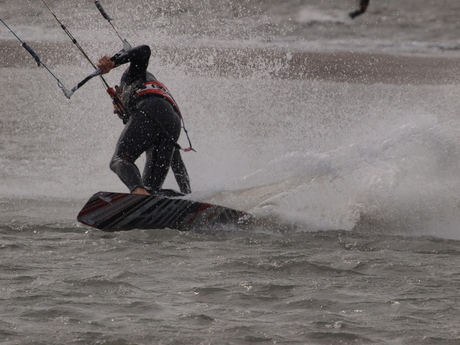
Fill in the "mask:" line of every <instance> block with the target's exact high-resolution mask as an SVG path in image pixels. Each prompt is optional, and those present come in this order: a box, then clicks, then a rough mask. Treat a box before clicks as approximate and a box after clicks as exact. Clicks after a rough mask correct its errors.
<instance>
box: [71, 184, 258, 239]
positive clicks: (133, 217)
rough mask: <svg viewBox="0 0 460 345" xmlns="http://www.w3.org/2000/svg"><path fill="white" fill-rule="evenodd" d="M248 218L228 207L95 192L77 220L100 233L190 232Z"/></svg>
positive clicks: (146, 196) (243, 221) (154, 196)
mask: <svg viewBox="0 0 460 345" xmlns="http://www.w3.org/2000/svg"><path fill="white" fill-rule="evenodd" d="M251 219H252V216H251V215H250V214H249V213H246V212H243V211H237V210H234V209H231V208H228V207H224V206H219V205H214V204H208V203H202V202H197V201H193V200H187V199H181V198H177V197H176V198H173V197H166V196H157V195H138V194H127V193H112V192H98V193H96V194H94V195H93V196H92V197H91V198H90V199H89V200H88V202H87V203H86V205H85V206H84V207H83V208H82V209H81V211H80V213H79V214H78V216H77V220H78V221H79V222H80V223H83V224H85V225H88V226H91V227H94V228H97V229H100V230H103V231H109V232H113V231H119V230H132V229H164V228H170V229H177V230H183V231H187V230H193V229H199V228H204V227H209V226H218V225H241V224H247V223H249V222H250V221H251Z"/></svg>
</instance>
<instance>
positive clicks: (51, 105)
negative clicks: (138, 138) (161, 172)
mask: <svg viewBox="0 0 460 345" xmlns="http://www.w3.org/2000/svg"><path fill="white" fill-rule="evenodd" d="M47 3H48V4H49V5H50V6H51V7H52V8H53V9H54V10H55V12H56V14H57V15H58V16H59V18H60V19H61V20H62V21H63V22H64V23H65V24H66V26H67V27H68V28H69V30H70V31H71V32H72V33H73V35H74V36H75V37H76V38H77V39H78V40H79V41H80V43H81V44H82V46H83V47H84V49H85V50H87V51H88V53H89V54H90V56H91V57H92V58H93V59H94V60H96V59H97V57H99V56H100V55H103V54H107V53H113V52H115V51H117V50H118V49H120V42H119V40H118V38H117V37H116V36H115V35H114V33H113V31H111V29H110V27H109V25H108V23H107V22H105V21H104V20H103V18H102V17H101V16H100V14H99V13H98V12H97V10H96V9H95V6H94V4H93V3H92V1H89V0H88V1H80V2H78V3H76V2H74V1H70V0H61V1H57V0H56V1H53V0H48V1H47ZM102 3H103V5H104V7H105V8H106V10H107V11H108V12H109V13H110V14H111V15H112V17H114V18H115V20H114V24H115V25H116V26H117V28H118V29H119V31H120V32H121V33H122V35H125V37H126V38H127V39H128V41H130V42H131V43H132V44H141V43H147V44H150V45H151V46H152V47H154V48H156V50H155V51H156V54H154V56H153V57H152V60H151V70H152V72H153V73H154V74H156V75H157V77H158V78H159V79H160V80H162V81H163V82H165V83H166V84H167V85H168V87H169V88H170V89H171V90H172V92H173V93H174V95H175V98H176V99H177V101H178V102H179V104H180V105H181V108H182V109H183V112H184V114H185V120H186V124H187V128H188V130H189V133H190V135H191V138H192V141H193V144H194V147H195V148H196V149H197V153H187V154H185V155H184V158H185V161H186V164H187V167H188V169H189V172H190V174H191V178H192V188H193V189H194V193H193V194H192V196H191V198H194V199H196V200H204V201H209V202H214V203H219V204H223V205H226V206H230V207H234V208H239V209H243V210H246V211H249V212H251V213H253V214H255V215H256V216H257V217H259V219H260V223H259V224H258V225H257V226H256V227H252V228H239V229H235V228H232V229H229V228H227V229H225V228H224V229H222V228H219V229H214V230H212V231H209V230H207V231H197V232H192V233H181V232H178V231H174V230H154V229H153V230H149V231H146V230H144V231H129V232H119V233H114V234H107V233H103V232H100V231H95V230H91V229H88V228H86V227H84V226H83V225H81V224H78V223H77V221H76V214H77V213H78V211H79V209H80V208H81V207H82V206H83V204H84V203H85V201H86V199H88V198H89V197H90V196H91V195H92V194H93V193H94V192H97V191H99V190H110V191H125V187H124V186H123V185H122V184H121V182H120V181H118V179H117V178H116V176H115V175H114V174H113V173H112V172H110V170H109V168H108V162H109V160H110V157H111V155H112V152H113V149H114V145H115V142H116V140H117V137H118V134H119V133H120V132H121V130H122V124H121V122H120V121H119V120H118V119H117V118H116V117H115V116H114V115H113V114H111V105H110V101H109V99H108V97H107V96H106V95H105V91H104V90H103V88H102V87H101V86H100V84H101V83H100V82H99V81H98V80H93V81H91V82H90V83H88V84H87V85H85V86H84V87H83V88H82V89H81V90H78V91H77V93H75V95H74V96H73V97H72V99H71V100H67V99H66V98H65V97H64V96H63V95H62V93H61V91H60V90H59V88H58V87H57V86H56V82H55V81H54V80H53V79H52V77H51V76H50V75H49V74H48V73H47V72H46V71H45V70H43V69H42V68H40V69H39V68H37V67H36V65H34V61H33V60H32V59H31V57H30V56H29V55H27V52H25V51H24V50H22V48H21V47H19V46H17V49H16V48H14V45H12V42H14V43H16V42H15V41H12V40H13V39H14V38H13V37H12V36H11V34H10V33H9V32H8V31H7V30H6V29H5V28H4V27H0V38H1V39H3V41H0V54H1V55H0V56H2V61H1V64H0V66H1V67H0V73H1V79H0V83H1V85H0V87H1V91H0V92H1V95H2V97H1V100H0V109H1V110H0V131H1V136H0V181H1V183H0V196H1V198H0V234H1V242H0V251H1V253H2V258H3V259H2V261H1V264H0V265H1V266H0V269H1V271H0V279H1V288H0V289H1V292H2V293H1V297H0V298H1V299H2V301H1V304H0V342H2V343H4V344H251V343H257V344H430V345H431V344H457V343H458V342H459V339H460V335H459V328H458V320H459V317H460V313H459V297H458V289H459V287H460V280H459V277H460V275H459V272H460V271H459V264H460V262H459V261H460V255H459V253H460V242H459V240H460V232H459V226H460V216H459V208H460V201H459V195H460V183H459V179H458V171H459V168H460V167H459V161H460V154H459V152H460V141H459V139H458V138H459V130H458V109H459V106H460V104H459V103H460V101H459V97H458V95H459V92H460V88H459V87H458V84H457V78H456V76H455V74H454V73H455V72H456V71H457V70H455V60H453V59H456V58H458V54H459V53H458V47H459V46H460V45H459V38H458V37H460V35H459V32H460V22H459V20H458V13H459V10H460V7H459V6H460V5H459V3H458V1H453V0H452V1H447V0H442V1H415V0H408V1H404V2H401V1H396V0H388V1H380V2H377V1H371V5H370V7H369V9H368V11H367V12H366V13H365V14H364V15H362V16H361V17H358V18H357V19H355V20H353V21H352V20H351V19H349V18H347V13H348V12H349V11H351V10H352V9H354V8H355V7H356V3H355V2H354V1H340V2H339V1H324V0H323V1H320V0H312V1H308V2H307V1H300V0H298V1H294V0H291V1H287V0H286V1H276V2H275V1H268V0H265V1H263V0H259V1H256V0H252V1H248V0H246V1H231V2H225V3H221V2H216V1H211V0H207V1H202V2H199V3H196V2H194V1H186V0H182V1H166V0H165V1H155V2H150V1H140V0H139V1H131V2H129V4H127V2H125V1H121V0H117V1H103V2H102ZM0 8H1V11H0V13H1V17H0V18H2V19H3V20H5V21H6V22H7V23H8V25H10V26H11V28H13V29H14V30H15V31H16V32H17V33H18V34H19V35H20V37H21V38H22V39H24V40H25V41H27V42H28V43H29V44H30V45H31V46H32V47H34V48H35V49H37V52H39V53H40V56H41V58H42V60H43V61H44V62H45V63H46V64H47V65H48V67H50V68H51V69H52V70H53V71H54V72H55V73H56V74H57V75H58V76H59V78H60V79H61V80H62V81H63V83H64V84H65V85H66V86H67V87H72V86H74V85H75V84H76V83H77V82H78V81H80V80H81V79H82V78H83V77H84V76H86V75H87V74H88V73H89V72H91V67H90V66H89V65H88V63H86V61H85V60H84V59H83V58H81V57H80V56H79V55H78V51H76V50H75V49H74V47H73V46H72V44H71V43H70V41H67V38H66V36H65V35H64V33H63V32H62V30H61V29H60V28H59V27H58V26H57V24H56V23H55V22H54V19H53V17H52V16H51V15H50V14H49V13H48V12H47V10H46V8H45V7H44V6H43V4H42V3H41V2H40V1H34V2H32V1H27V0H19V1H9V0H8V1H0ZM5 40H8V41H5ZM42 40H44V41H46V43H43V42H39V41H42ZM311 52H315V53H317V54H322V53H321V52H327V53H328V54H324V55H315V56H312V55H308V53H311ZM335 52H341V53H350V52H351V53H360V54H369V53H371V54H376V55H372V56H373V57H372V58H369V57H367V58H366V56H368V55H359V54H358V55H353V54H352V55H347V54H345V55H334V53H335ZM304 53H305V54H306V55H302V54H304ZM382 53H383V54H389V53H391V54H394V55H392V56H385V55H379V54H382ZM331 54H332V55H331ZM338 56H339V57H340V61H341V62H340V64H339V63H337V60H334V59H338ZM398 56H404V59H407V60H404V61H403V60H391V59H392V58H393V57H398ZM313 57H314V59H313ZM425 58H426V59H427V60H424V59H425ZM302 59H303V60H302ZM395 61H396V62H395ZM411 62H413V64H411ZM422 62H423V64H422ZM447 62H448V64H447ZM360 63H361V64H363V66H362V68H361V67H360V66H359V65H360ZM430 63H432V68H431V65H430ZM443 66H444V67H443ZM373 68H374V69H375V71H374V70H373ZM310 70H311V71H314V72H312V73H313V74H312V75H309V74H308V71H310ZM344 71H346V72H344ZM395 71H397V73H395ZM424 71H426V74H427V75H428V76H429V77H426V76H424ZM371 72H372V73H371ZM120 73H121V70H120V71H116V72H115V71H114V72H113V73H112V74H110V75H109V76H108V77H107V79H108V80H109V82H110V83H116V82H117V79H118V78H119V75H120ZM348 77H349V79H347V78H348ZM181 140H182V141H184V142H183V143H184V144H186V142H185V137H184V136H183V137H182V138H181ZM166 187H174V184H173V181H172V179H169V180H168V181H167V186H166Z"/></svg>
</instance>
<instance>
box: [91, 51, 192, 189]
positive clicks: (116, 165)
mask: <svg viewBox="0 0 460 345" xmlns="http://www.w3.org/2000/svg"><path fill="white" fill-rule="evenodd" d="M150 55H151V50H150V47H149V46H147V45H141V46H138V47H135V48H132V49H131V50H129V51H126V52H122V53H120V54H117V55H115V56H113V57H109V56H107V55H106V56H103V57H102V58H100V59H99V62H98V64H97V67H98V68H99V69H100V70H101V74H106V73H108V72H110V71H111V70H112V69H113V68H115V67H118V66H120V65H123V64H126V63H128V62H129V63H130V65H129V67H128V68H127V69H126V70H125V72H124V73H123V75H122V77H121V81H120V86H119V87H116V89H117V95H118V96H120V98H121V101H122V104H123V107H122V109H120V107H115V110H114V112H115V113H117V114H118V116H119V117H120V118H122V119H123V122H124V123H125V128H124V130H123V132H122V133H121V135H120V138H119V140H118V143H117V145H116V149H115V154H114V155H113V157H112V160H111V162H110V169H111V170H112V171H113V172H115V173H116V174H117V175H118V177H119V178H120V180H121V181H122V182H123V183H124V184H125V185H126V186H127V187H128V189H129V190H130V192H131V193H133V194H146V195H150V194H157V195H168V196H178V195H184V194H189V193H191V188H190V178H189V175H188V173H187V170H186V168H185V164H184V162H183V161H182V157H181V154H180V151H179V149H180V146H179V145H178V144H177V140H178V139H179V135H180V132H181V113H180V110H179V107H178V106H177V103H176V102H175V100H174V98H173V97H172V96H171V94H170V92H169V90H168V89H167V88H166V86H165V85H164V84H162V83H160V82H159V81H158V80H157V79H156V78H155V77H154V76H153V75H152V74H151V73H150V72H148V71H147V67H148V64H149V59H150ZM144 152H145V154H146V162H145V167H144V172H143V175H142V176H141V174H140V171H139V168H138V167H137V166H136V164H135V161H136V160H137V159H138V158H139V156H140V155H141V154H142V153H144ZM170 168H172V170H173V172H174V175H175V177H176V181H177V184H178V185H179V189H180V191H181V193H178V192H176V191H173V190H165V189H162V186H163V183H164V181H165V179H166V176H167V174H168V171H169V169H170Z"/></svg>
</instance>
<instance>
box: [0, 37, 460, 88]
mask: <svg viewBox="0 0 460 345" xmlns="http://www.w3.org/2000/svg"><path fill="white" fill-rule="evenodd" d="M27 43H28V44H29V45H30V46H31V47H32V48H33V49H34V50H35V51H36V52H37V53H38V54H39V56H40V57H41V59H42V60H43V61H44V62H45V63H46V64H47V65H48V67H52V66H57V65H72V64H76V63H80V62H81V61H83V58H82V57H81V56H80V55H79V53H78V52H77V51H76V50H75V49H74V47H73V46H71V45H69V43H68V42H42V41H33V42H27ZM0 52H1V56H2V59H1V61H0V68H8V67H24V68H33V67H34V65H35V61H34V60H33V59H32V57H31V56H29V55H28V54H27V52H26V51H25V50H24V49H23V48H22V47H21V45H20V44H18V42H17V41H14V40H1V41H0ZM154 57H155V58H157V59H158V58H159V59H160V60H161V61H162V62H164V63H174V64H176V65H177V66H179V67H180V68H181V69H183V70H184V71H186V72H187V73H193V74H196V75H219V76H234V77H250V76H264V77H274V78H279V79H292V80H296V79H307V80H322V81H335V82H348V83H360V84H375V83H383V84H415V85H423V84H426V85H439V84H457V83H458V80H459V75H460V63H459V59H457V58H453V57H433V56H419V55H415V56H409V55H394V54H380V53H379V54H377V53H354V52H336V53H332V52H324V53H320V52H296V51H282V50H273V49H256V48H250V49H235V48H228V49H226V48H208V47H197V48H176V47H154Z"/></svg>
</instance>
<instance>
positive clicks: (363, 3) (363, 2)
mask: <svg viewBox="0 0 460 345" xmlns="http://www.w3.org/2000/svg"><path fill="white" fill-rule="evenodd" d="M369 2H370V0H360V2H359V8H358V9H357V10H355V11H353V12H350V13H349V16H350V17H351V19H354V18H355V17H357V16H359V15H361V14H363V13H364V12H366V9H367V6H369Z"/></svg>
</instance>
